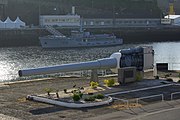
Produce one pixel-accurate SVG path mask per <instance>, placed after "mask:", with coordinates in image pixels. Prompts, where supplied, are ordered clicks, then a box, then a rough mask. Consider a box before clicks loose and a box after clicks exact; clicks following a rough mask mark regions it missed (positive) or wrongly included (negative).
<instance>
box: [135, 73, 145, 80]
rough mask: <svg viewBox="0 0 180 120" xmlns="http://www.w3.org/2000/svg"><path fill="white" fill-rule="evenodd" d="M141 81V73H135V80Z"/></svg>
mask: <svg viewBox="0 0 180 120" xmlns="http://www.w3.org/2000/svg"><path fill="white" fill-rule="evenodd" d="M142 79H143V76H142V75H141V73H140V72H137V73H136V80H138V81H139V80H142Z"/></svg>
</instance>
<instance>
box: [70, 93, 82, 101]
mask: <svg viewBox="0 0 180 120" xmlns="http://www.w3.org/2000/svg"><path fill="white" fill-rule="evenodd" d="M72 98H73V100H74V101H79V100H80V99H81V97H80V95H79V94H73V97H72Z"/></svg>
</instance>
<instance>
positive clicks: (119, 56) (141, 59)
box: [18, 46, 154, 77]
mask: <svg viewBox="0 0 180 120" xmlns="http://www.w3.org/2000/svg"><path fill="white" fill-rule="evenodd" d="M153 64H154V50H153V48H152V46H144V47H136V48H131V49H123V50H120V51H119V52H116V53H113V54H112V55H111V56H110V58H104V59H99V60H95V61H89V62H82V63H71V64H64V65H59V66H51V67H42V68H35V69H26V70H19V72H18V73H19V76H20V77H22V76H30V75H43V74H52V73H59V72H71V71H81V70H97V69H111V70H112V71H113V72H114V73H118V69H119V68H124V67H136V69H137V70H139V71H143V70H146V69H152V68H153Z"/></svg>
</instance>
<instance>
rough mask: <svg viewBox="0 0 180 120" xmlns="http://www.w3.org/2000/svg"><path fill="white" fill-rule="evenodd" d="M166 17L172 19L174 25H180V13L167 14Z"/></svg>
mask: <svg viewBox="0 0 180 120" xmlns="http://www.w3.org/2000/svg"><path fill="white" fill-rule="evenodd" d="M164 18H165V19H170V20H171V23H172V25H177V26H180V15H167V16H165V17H164Z"/></svg>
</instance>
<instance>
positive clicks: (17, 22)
mask: <svg viewBox="0 0 180 120" xmlns="http://www.w3.org/2000/svg"><path fill="white" fill-rule="evenodd" d="M14 24H15V28H21V27H25V26H26V23H25V22H23V21H22V20H20V18H19V17H17V18H16V20H15V21H14Z"/></svg>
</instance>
